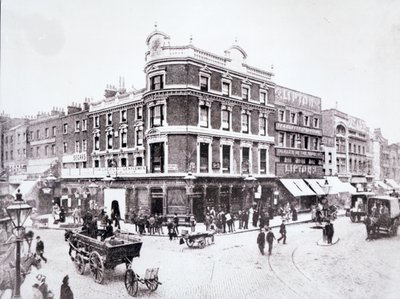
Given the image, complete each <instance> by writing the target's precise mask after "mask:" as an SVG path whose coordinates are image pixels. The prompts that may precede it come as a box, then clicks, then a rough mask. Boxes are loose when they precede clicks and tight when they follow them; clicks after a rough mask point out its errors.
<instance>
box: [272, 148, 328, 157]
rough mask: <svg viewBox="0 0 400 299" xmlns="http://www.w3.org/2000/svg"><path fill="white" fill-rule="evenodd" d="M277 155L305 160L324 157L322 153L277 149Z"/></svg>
mask: <svg viewBox="0 0 400 299" xmlns="http://www.w3.org/2000/svg"><path fill="white" fill-rule="evenodd" d="M275 151H276V152H275V154H276V155H277V156H285V157H304V158H320V159H322V158H323V157H324V154H323V153H322V152H313V151H307V150H305V151H303V150H297V149H290V148H276V149H275Z"/></svg>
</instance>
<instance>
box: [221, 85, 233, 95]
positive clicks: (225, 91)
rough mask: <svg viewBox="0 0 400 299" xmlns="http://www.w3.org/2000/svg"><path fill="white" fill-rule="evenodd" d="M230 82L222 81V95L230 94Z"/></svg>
mask: <svg viewBox="0 0 400 299" xmlns="http://www.w3.org/2000/svg"><path fill="white" fill-rule="evenodd" d="M230 86H231V85H230V84H229V83H228V82H222V95H223V96H229V94H230V92H229V91H230Z"/></svg>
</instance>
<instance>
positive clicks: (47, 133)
mask: <svg viewBox="0 0 400 299" xmlns="http://www.w3.org/2000/svg"><path fill="white" fill-rule="evenodd" d="M44 136H45V137H46V138H49V128H46V129H44ZM18 140H19V134H18Z"/></svg>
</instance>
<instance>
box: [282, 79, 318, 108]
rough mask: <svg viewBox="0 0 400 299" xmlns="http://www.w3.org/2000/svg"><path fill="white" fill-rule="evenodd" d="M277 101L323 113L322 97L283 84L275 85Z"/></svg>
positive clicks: (285, 104)
mask: <svg viewBox="0 0 400 299" xmlns="http://www.w3.org/2000/svg"><path fill="white" fill-rule="evenodd" d="M275 103H276V104H280V105H284V106H292V107H299V108H304V109H307V110H310V111H313V112H317V113H321V98H318V97H315V96H312V95H309V94H305V93H302V92H299V91H296V90H293V89H289V88H285V87H282V86H276V87H275Z"/></svg>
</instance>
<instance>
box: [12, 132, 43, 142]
mask: <svg viewBox="0 0 400 299" xmlns="http://www.w3.org/2000/svg"><path fill="white" fill-rule="evenodd" d="M39 133H40V132H39V130H37V134H38V136H39V135H40V134H39ZM10 143H14V136H10Z"/></svg>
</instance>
